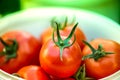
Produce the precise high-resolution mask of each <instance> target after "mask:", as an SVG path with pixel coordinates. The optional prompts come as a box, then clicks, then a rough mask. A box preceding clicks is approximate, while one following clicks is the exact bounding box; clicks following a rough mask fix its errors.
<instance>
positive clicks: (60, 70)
mask: <svg viewBox="0 0 120 80" xmlns="http://www.w3.org/2000/svg"><path fill="white" fill-rule="evenodd" d="M57 32H58V27H57ZM57 36H58V37H59V38H58V37H57V38H58V39H59V40H58V42H55V40H54V39H53V40H52V39H50V40H48V42H47V43H45V44H43V46H42V48H41V51H40V59H39V60H40V65H41V67H42V68H43V69H44V70H45V71H46V72H47V73H48V74H50V75H52V76H56V77H58V78H67V77H70V76H72V75H73V74H75V73H76V71H77V70H78V68H79V67H80V64H81V56H82V55H81V49H80V47H79V45H78V43H77V42H74V43H73V40H72V39H69V40H68V42H66V41H65V40H66V39H68V38H66V36H61V38H62V39H64V40H61V39H60V35H58V33H57ZM65 38H66V39H65ZM55 39H56V38H55ZM72 43H73V44H72ZM69 44H72V45H71V46H67V45H69ZM63 46H67V47H66V48H63ZM61 49H62V55H61Z"/></svg>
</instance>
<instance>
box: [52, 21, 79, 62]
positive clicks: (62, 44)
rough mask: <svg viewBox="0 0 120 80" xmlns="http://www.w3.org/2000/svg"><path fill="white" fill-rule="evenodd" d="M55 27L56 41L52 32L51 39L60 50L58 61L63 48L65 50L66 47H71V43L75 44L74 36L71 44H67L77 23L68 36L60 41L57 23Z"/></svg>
mask: <svg viewBox="0 0 120 80" xmlns="http://www.w3.org/2000/svg"><path fill="white" fill-rule="evenodd" d="M55 24H56V26H57V29H56V30H57V31H56V34H57V41H56V40H55V38H54V31H55V30H54V31H53V35H52V39H53V41H54V43H55V44H56V45H57V46H58V47H59V48H60V59H61V60H62V53H63V50H64V48H67V47H70V46H71V45H73V43H74V42H75V40H76V37H75V35H74V40H73V42H72V43H69V41H70V39H71V38H72V36H73V34H74V32H75V29H76V27H77V25H78V23H76V24H75V25H74V27H73V29H72V30H71V32H70V34H69V36H68V37H67V38H66V39H64V40H63V39H62V38H61V36H60V32H59V24H58V23H57V22H55Z"/></svg>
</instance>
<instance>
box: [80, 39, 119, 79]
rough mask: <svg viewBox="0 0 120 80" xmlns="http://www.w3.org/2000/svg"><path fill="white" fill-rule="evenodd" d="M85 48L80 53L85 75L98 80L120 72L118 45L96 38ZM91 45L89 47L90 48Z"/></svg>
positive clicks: (111, 41)
mask: <svg viewBox="0 0 120 80" xmlns="http://www.w3.org/2000/svg"><path fill="white" fill-rule="evenodd" d="M86 44H87V45H88V46H89V47H88V46H87V45H86V46H85V47H84V49H83V51H82V53H83V56H84V57H83V59H85V58H86V59H85V68H86V74H87V75H88V76H89V77H93V78H96V79H100V78H103V77H106V76H109V75H111V74H113V73H114V72H116V71H118V70H120V44H119V43H117V42H115V41H113V40H108V39H102V38H97V39H94V40H92V41H91V42H90V44H89V43H87V42H86ZM90 45H91V46H90Z"/></svg>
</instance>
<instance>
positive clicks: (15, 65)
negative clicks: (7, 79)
mask: <svg viewBox="0 0 120 80" xmlns="http://www.w3.org/2000/svg"><path fill="white" fill-rule="evenodd" d="M0 41H1V43H0V69H2V70H4V71H6V72H8V73H14V72H16V71H18V69H20V68H21V67H23V66H25V65H29V64H35V63H36V64H37V63H39V57H38V55H39V50H40V45H39V41H38V39H36V38H35V37H33V36H32V35H31V34H29V33H27V32H24V31H9V32H7V33H5V34H3V35H2V36H1V38H0Z"/></svg>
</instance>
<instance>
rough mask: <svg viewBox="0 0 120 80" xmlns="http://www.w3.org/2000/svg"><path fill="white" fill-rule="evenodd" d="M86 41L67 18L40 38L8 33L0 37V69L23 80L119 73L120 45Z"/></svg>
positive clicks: (64, 79) (81, 79) (82, 79)
mask: <svg viewBox="0 0 120 80" xmlns="http://www.w3.org/2000/svg"><path fill="white" fill-rule="evenodd" d="M86 40H87V39H86V36H85V34H84V32H83V31H82V30H81V29H80V28H79V27H78V23H76V24H68V23H67V18H66V20H65V22H64V23H62V24H61V23H60V22H56V21H54V22H53V24H52V27H48V28H47V29H46V30H45V31H44V32H42V34H41V35H40V39H36V38H35V37H34V36H33V35H31V34H30V33H27V32H25V31H19V30H16V31H9V32H7V33H5V34H3V35H2V36H1V37H0V69H2V70H4V71H6V72H8V73H10V74H12V73H16V74H17V75H18V76H20V77H22V78H24V79H26V80H86V79H95V80H96V79H100V78H103V77H106V76H109V75H111V74H113V73H114V72H116V71H118V70H120V44H119V43H117V42H115V41H113V40H108V39H102V38H96V39H94V40H92V41H91V42H90V43H88V42H86ZM88 77H89V78H88Z"/></svg>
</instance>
